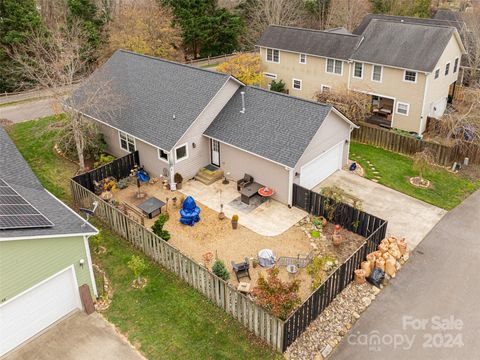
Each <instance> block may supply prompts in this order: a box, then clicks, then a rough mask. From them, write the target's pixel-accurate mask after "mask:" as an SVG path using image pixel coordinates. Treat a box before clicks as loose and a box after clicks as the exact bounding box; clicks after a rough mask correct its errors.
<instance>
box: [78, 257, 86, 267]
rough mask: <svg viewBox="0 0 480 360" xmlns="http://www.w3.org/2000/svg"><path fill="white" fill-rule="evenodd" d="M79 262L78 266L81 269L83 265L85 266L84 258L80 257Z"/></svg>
mask: <svg viewBox="0 0 480 360" xmlns="http://www.w3.org/2000/svg"><path fill="white" fill-rule="evenodd" d="M79 264H80V267H81V268H82V269H83V267H84V266H85V260H84V259H80V261H79Z"/></svg>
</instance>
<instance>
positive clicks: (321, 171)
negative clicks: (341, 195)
mask: <svg viewBox="0 0 480 360" xmlns="http://www.w3.org/2000/svg"><path fill="white" fill-rule="evenodd" d="M342 157H343V142H341V143H339V144H337V145H335V146H334V147H332V148H330V149H329V150H327V151H326V152H324V153H323V154H322V155H320V156H319V157H318V158H316V159H315V160H313V161H311V162H310V163H308V164H306V165H304V166H302V168H301V169H300V186H303V187H305V188H307V189H311V188H313V187H314V186H315V185H318V184H319V183H320V182H322V181H323V180H325V179H326V178H327V177H329V176H330V175H332V174H333V173H334V172H335V171H336V170H338V169H340V168H341V167H342Z"/></svg>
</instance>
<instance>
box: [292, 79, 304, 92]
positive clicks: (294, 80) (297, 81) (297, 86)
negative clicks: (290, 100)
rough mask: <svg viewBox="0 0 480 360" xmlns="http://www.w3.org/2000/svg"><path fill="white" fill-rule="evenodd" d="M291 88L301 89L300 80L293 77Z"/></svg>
mask: <svg viewBox="0 0 480 360" xmlns="http://www.w3.org/2000/svg"><path fill="white" fill-rule="evenodd" d="M293 88H294V89H295V90H302V80H299V79H293Z"/></svg>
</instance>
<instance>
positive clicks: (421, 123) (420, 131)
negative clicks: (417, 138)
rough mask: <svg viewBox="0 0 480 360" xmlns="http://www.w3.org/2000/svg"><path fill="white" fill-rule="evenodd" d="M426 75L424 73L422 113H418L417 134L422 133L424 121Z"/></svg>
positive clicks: (426, 89)
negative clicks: (418, 124)
mask: <svg viewBox="0 0 480 360" xmlns="http://www.w3.org/2000/svg"><path fill="white" fill-rule="evenodd" d="M428 76H429V75H427V74H425V88H424V89H423V100H422V113H421V115H420V127H419V129H418V135H422V128H423V123H424V121H425V117H424V113H425V99H426V98H427V91H428Z"/></svg>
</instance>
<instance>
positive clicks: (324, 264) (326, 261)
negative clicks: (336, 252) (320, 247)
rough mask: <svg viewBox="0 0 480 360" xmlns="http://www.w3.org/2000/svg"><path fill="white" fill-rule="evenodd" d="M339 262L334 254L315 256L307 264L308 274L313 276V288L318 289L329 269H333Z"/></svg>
mask: <svg viewBox="0 0 480 360" xmlns="http://www.w3.org/2000/svg"><path fill="white" fill-rule="evenodd" d="M337 264H338V261H337V259H335V258H334V257H332V256H322V257H319V256H315V257H314V258H313V260H312V262H311V264H310V265H308V266H307V274H308V275H310V276H311V277H312V290H315V289H317V288H318V287H319V286H320V285H321V284H322V282H323V281H324V280H325V277H326V275H327V271H330V270H332V269H333V268H334V267H335V266H336V265H337Z"/></svg>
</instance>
